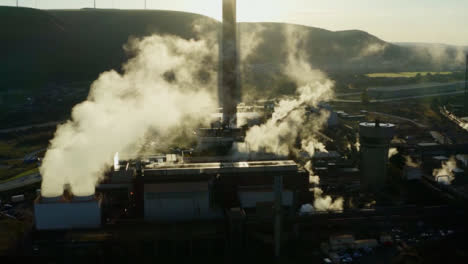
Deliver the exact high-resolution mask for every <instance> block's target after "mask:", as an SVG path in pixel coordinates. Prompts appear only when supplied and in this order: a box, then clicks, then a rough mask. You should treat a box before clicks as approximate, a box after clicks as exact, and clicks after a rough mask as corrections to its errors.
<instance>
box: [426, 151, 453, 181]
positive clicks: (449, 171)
mask: <svg viewBox="0 0 468 264" xmlns="http://www.w3.org/2000/svg"><path fill="white" fill-rule="evenodd" d="M455 168H457V160H456V159H455V157H453V156H452V157H450V159H449V160H448V161H445V162H442V168H440V169H434V170H433V171H432V176H434V178H435V180H436V181H437V182H439V183H443V184H447V185H449V184H451V183H452V181H453V180H455V175H454V174H453V169H455Z"/></svg>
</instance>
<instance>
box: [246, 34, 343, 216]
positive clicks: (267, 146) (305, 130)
mask: <svg viewBox="0 0 468 264" xmlns="http://www.w3.org/2000/svg"><path fill="white" fill-rule="evenodd" d="M306 33H307V32H306V31H302V30H299V29H295V28H292V27H287V28H286V29H285V31H284V34H285V36H286V37H285V39H286V40H287V43H286V44H287V45H286V46H287V50H286V52H287V63H286V65H285V66H284V69H283V72H285V73H286V75H287V76H288V77H289V78H291V80H293V81H295V83H296V85H297V87H298V88H297V92H296V93H297V94H296V96H295V97H294V98H286V99H282V100H281V101H280V102H279V103H278V104H277V105H276V107H275V109H274V112H273V114H272V117H271V118H270V119H269V120H267V122H266V123H264V124H262V125H257V126H254V127H252V128H250V129H249V130H248V131H247V134H246V137H245V143H243V144H240V145H239V150H240V151H241V152H250V151H253V152H266V153H275V154H277V155H282V156H287V155H290V154H294V155H297V154H298V153H299V152H300V151H305V152H307V153H308V154H309V155H310V156H313V155H314V154H315V151H316V150H319V151H323V152H325V151H326V149H325V146H324V144H323V143H321V142H320V141H319V140H318V138H317V132H319V130H321V129H322V128H323V127H324V126H325V124H326V122H327V120H328V117H329V115H330V113H329V112H328V111H327V110H321V111H320V112H319V114H318V115H314V116H308V114H307V111H306V108H308V107H313V108H318V104H319V103H320V102H322V101H327V100H330V99H331V98H332V97H333V91H332V87H333V85H334V83H333V82H332V81H331V80H329V79H328V78H327V77H326V76H325V74H324V73H322V72H321V71H319V70H315V69H313V68H312V67H311V65H310V64H309V63H308V60H307V57H308V55H307V54H306V52H305V49H304V48H302V47H301V45H303V42H302V40H303V39H305V37H306ZM298 138H300V139H301V141H300V145H298V144H297V139H298ZM305 169H306V170H307V171H309V181H310V182H311V183H313V184H316V185H318V183H319V182H320V178H319V177H318V176H316V175H314V173H313V170H312V164H311V163H310V161H309V162H308V163H307V164H306V165H305ZM313 191H314V196H315V201H314V208H315V210H317V211H327V210H342V209H343V199H342V198H338V199H336V200H335V201H333V199H332V198H331V196H323V191H322V190H321V189H320V188H318V187H315V188H314V189H313Z"/></svg>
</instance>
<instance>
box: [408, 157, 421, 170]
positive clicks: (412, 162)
mask: <svg viewBox="0 0 468 264" xmlns="http://www.w3.org/2000/svg"><path fill="white" fill-rule="evenodd" d="M405 160H406V164H405V165H406V166H408V167H412V168H419V167H420V166H421V163H417V162H415V161H413V158H411V157H410V156H405Z"/></svg>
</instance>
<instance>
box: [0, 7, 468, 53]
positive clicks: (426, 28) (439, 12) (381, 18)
mask: <svg viewBox="0 0 468 264" xmlns="http://www.w3.org/2000/svg"><path fill="white" fill-rule="evenodd" d="M96 1H97V4H96V5H97V8H120V9H143V8H144V2H145V1H144V0H96ZM146 1H147V8H148V9H166V10H179V11H186V12H193V13H199V14H203V15H207V16H210V17H213V18H216V19H218V20H219V19H220V18H221V2H222V0H146ZM93 2H94V1H93V0H19V5H20V6H26V7H36V8H40V9H75V8H83V7H92V6H93ZM0 5H16V0H0ZM237 6H238V11H237V12H238V20H239V21H240V22H258V21H261V22H287V23H295V24H302V25H308V26H314V27H320V28H325V29H328V30H333V31H335V30H346V29H360V30H364V31H367V32H369V33H371V34H373V35H376V36H377V37H379V38H381V39H383V40H386V41H390V42H431V43H446V44H455V45H466V46H468V0H237Z"/></svg>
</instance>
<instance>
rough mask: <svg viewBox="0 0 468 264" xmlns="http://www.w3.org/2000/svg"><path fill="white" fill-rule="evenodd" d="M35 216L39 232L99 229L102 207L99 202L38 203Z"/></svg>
mask: <svg viewBox="0 0 468 264" xmlns="http://www.w3.org/2000/svg"><path fill="white" fill-rule="evenodd" d="M34 216H35V222H36V229H38V230H60V229H72V228H99V227H100V226H101V206H100V202H99V201H97V200H94V201H86V202H57V203H36V204H35V205H34Z"/></svg>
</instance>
